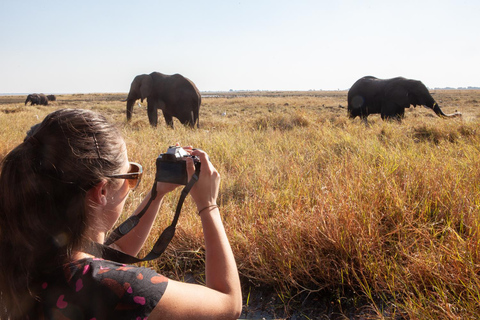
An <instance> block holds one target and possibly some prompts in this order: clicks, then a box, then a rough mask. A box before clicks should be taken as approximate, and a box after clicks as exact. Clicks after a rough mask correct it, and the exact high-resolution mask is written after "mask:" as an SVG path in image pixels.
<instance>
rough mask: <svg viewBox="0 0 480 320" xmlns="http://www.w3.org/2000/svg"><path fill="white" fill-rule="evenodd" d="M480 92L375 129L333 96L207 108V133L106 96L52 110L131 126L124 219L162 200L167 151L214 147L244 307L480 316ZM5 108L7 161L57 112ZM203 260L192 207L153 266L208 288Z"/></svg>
mask: <svg viewBox="0 0 480 320" xmlns="http://www.w3.org/2000/svg"><path fill="white" fill-rule="evenodd" d="M479 95H480V92H477V91H469V92H468V95H467V94H466V93H464V92H452V93H449V92H443V93H442V92H439V93H438V94H437V96H436V99H437V100H440V101H448V102H452V101H457V102H456V105H453V106H451V108H458V109H459V111H462V112H463V113H464V116H463V118H462V119H456V120H451V119H450V120H444V119H440V118H437V117H435V116H432V115H433V112H431V111H428V110H422V109H418V108H417V109H416V110H408V112H407V115H406V119H405V120H404V121H403V123H401V124H399V123H396V122H383V121H381V120H379V118H378V117H375V116H372V117H371V119H370V125H369V126H367V127H366V126H364V125H363V124H361V123H360V122H359V121H358V119H357V120H356V121H351V120H348V119H347V118H346V110H345V109H342V108H340V107H338V105H339V104H345V102H344V101H342V100H341V99H342V96H340V95H338V93H328V92H327V93H324V94H323V96H317V97H311V96H288V97H278V96H277V97H275V96H274V97H237V98H228V97H220V98H207V99H204V101H203V105H202V109H201V114H200V121H201V129H200V130H191V129H187V128H184V127H183V126H181V125H180V124H179V123H178V122H177V123H175V124H176V129H175V130H171V129H169V128H166V127H165V126H164V122H163V121H159V123H160V124H159V127H158V128H151V127H150V126H149V125H148V121H147V117H146V111H145V109H144V108H142V109H139V108H137V109H135V114H134V117H133V120H132V122H131V123H126V122H125V119H124V104H123V103H120V102H112V101H108V99H100V98H96V99H90V100H88V99H85V101H88V102H87V103H84V102H82V101H81V100H82V99H76V100H73V99H69V97H66V98H65V99H64V100H63V101H62V99H61V98H60V99H59V100H60V101H58V102H57V103H58V104H57V105H55V106H54V107H53V108H60V107H85V108H92V109H95V110H99V111H100V112H102V113H104V114H106V115H107V116H108V117H109V118H110V119H111V120H112V121H114V122H116V123H117V124H118V126H119V127H121V128H122V131H123V135H124V137H125V139H126V142H127V146H128V150H129V158H130V159H131V160H134V161H138V162H141V163H142V164H143V165H144V167H145V171H146V174H145V179H144V181H143V184H142V186H141V187H140V188H139V189H137V190H136V191H135V192H134V193H132V194H131V195H130V197H129V199H128V201H127V205H126V214H125V216H124V217H126V216H127V213H129V212H131V211H132V210H133V208H134V207H135V206H136V205H138V203H139V202H140V200H141V199H142V198H143V197H144V196H145V194H146V193H147V192H148V190H149V189H150V187H151V185H152V183H153V179H154V173H155V159H156V157H157V156H158V155H159V154H160V153H161V152H164V151H165V150H166V148H167V147H168V145H172V144H174V143H176V142H179V143H180V144H181V145H193V146H195V147H197V148H201V149H204V150H206V151H207V152H208V153H209V155H210V159H211V161H212V162H213V164H214V165H215V166H216V167H217V169H218V170H219V172H220V173H221V175H222V184H221V190H220V198H219V205H220V208H221V212H222V214H223V219H224V222H225V225H226V228H227V233H228V235H229V238H230V242H231V244H232V247H233V250H234V253H235V257H236V260H237V263H238V267H239V271H240V274H241V276H242V282H243V285H244V289H245V296H246V297H250V296H249V292H251V290H252V288H253V289H255V288H256V289H257V290H259V288H260V289H262V290H263V289H265V288H267V289H270V290H272V292H275V293H276V296H277V297H278V298H279V300H280V301H281V307H282V308H284V309H285V310H286V311H287V314H288V312H293V311H294V309H295V308H296V307H297V306H299V305H296V304H294V303H293V304H292V302H299V303H300V304H301V302H302V301H299V299H300V300H301V299H303V298H300V297H305V296H308V297H309V300H308V301H309V305H313V306H315V304H314V303H315V301H324V300H326V301H327V302H328V303H329V304H330V307H331V309H330V310H334V311H335V312H337V313H339V314H340V315H342V314H343V316H344V317H347V316H350V317H355V316H357V317H360V316H361V317H363V318H378V319H403V318H406V319H473V318H476V317H477V316H478V314H480V278H479V272H480V255H479V254H480V251H479V250H480V234H479V232H480V214H479V213H480V210H479V208H480V197H479V195H480V184H479V181H480V160H479V159H480V157H479V145H480V144H479V142H480V133H479V131H478V125H479V121H478V111H477V109H476V108H475V107H477V102H476V101H478V100H479ZM459 97H460V98H459ZM455 99H457V100H455ZM458 99H460V100H458ZM77 100H80V101H77ZM448 108H449V107H447V108H444V109H446V110H444V111H445V112H451V111H450V110H448ZM1 110H3V111H4V112H0V155H1V156H2V157H3V156H4V155H5V154H6V152H8V150H10V149H11V148H12V147H13V146H14V145H15V144H17V143H19V142H20V141H21V140H22V139H23V137H24V133H25V131H26V130H27V129H28V128H29V127H30V126H31V125H32V124H34V123H35V122H36V121H34V120H35V119H36V116H38V117H39V118H40V119H41V118H43V116H44V115H45V114H46V113H48V112H49V111H51V110H52V107H29V108H25V107H19V108H17V107H16V106H13V105H4V106H1V107H0V111H1ZM178 196H179V193H178V192H176V193H173V194H171V195H169V196H168V197H167V198H166V199H165V202H164V204H163V206H162V208H161V212H160V213H159V215H158V218H157V221H156V225H155V226H154V231H155V232H154V233H157V232H161V230H163V228H165V227H166V226H167V225H168V224H169V223H170V221H171V218H172V217H173V212H174V209H175V206H176V201H177V199H178ZM154 238H155V235H152V236H151V237H150V239H149V242H148V244H147V245H146V249H149V248H150V247H151V246H152V245H153V241H154ZM203 253H204V252H203V241H202V234H201V225H200V222H199V219H198V217H197V215H196V213H195V208H194V205H193V203H192V202H190V201H187V202H186V203H185V204H184V209H183V211H182V216H181V218H180V222H179V226H178V228H177V234H176V236H175V238H174V240H173V242H172V243H171V245H170V246H169V248H168V250H167V252H166V253H165V254H164V256H163V257H162V258H161V259H159V260H158V261H155V262H152V263H149V264H147V265H149V266H152V267H155V268H157V269H158V270H159V272H163V273H165V274H167V275H169V276H171V277H175V278H178V279H189V278H190V277H191V276H192V275H193V277H194V278H195V279H196V280H197V281H200V282H202V281H203V274H202V268H203V259H204V254H203ZM313 297H316V298H313ZM248 303H249V304H251V301H248ZM246 304H247V302H246ZM303 307H305V305H303ZM299 308H301V305H300V306H299ZM346 308H348V310H346ZM246 309H248V308H246Z"/></svg>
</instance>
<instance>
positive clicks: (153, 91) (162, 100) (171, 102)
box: [127, 72, 201, 128]
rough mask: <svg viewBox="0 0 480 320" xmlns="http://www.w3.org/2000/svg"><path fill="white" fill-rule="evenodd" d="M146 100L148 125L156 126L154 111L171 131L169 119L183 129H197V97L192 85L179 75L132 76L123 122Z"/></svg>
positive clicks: (198, 107) (195, 88)
mask: <svg viewBox="0 0 480 320" xmlns="http://www.w3.org/2000/svg"><path fill="white" fill-rule="evenodd" d="M138 99H140V100H141V102H143V100H144V99H147V113H148V120H149V122H150V125H151V126H153V127H156V126H157V120H158V115H157V109H161V110H162V112H163V117H164V118H165V122H166V123H167V125H169V126H170V127H172V128H173V117H175V118H177V119H178V120H180V122H181V123H182V124H184V125H189V126H190V127H192V128H194V127H195V124H196V125H197V128H200V123H199V117H198V115H199V110H200V104H201V96H200V92H199V91H198V89H197V87H196V86H195V84H194V83H193V82H192V81H191V80H189V79H187V78H185V77H184V76H182V75H180V74H173V75H165V74H162V73H160V72H152V73H150V74H141V75H138V76H136V77H135V78H134V79H133V81H132V84H131V86H130V91H129V93H128V97H127V121H129V120H130V119H131V118H132V113H133V105H134V104H135V101H136V100H138Z"/></svg>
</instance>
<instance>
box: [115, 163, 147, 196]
mask: <svg viewBox="0 0 480 320" xmlns="http://www.w3.org/2000/svg"><path fill="white" fill-rule="evenodd" d="M129 163H130V168H129V169H128V173H125V174H112V175H110V176H107V177H108V178H114V179H127V181H128V187H129V188H130V190H135V188H136V187H137V186H138V185H139V184H140V180H142V174H143V168H142V165H140V164H138V163H136V162H129Z"/></svg>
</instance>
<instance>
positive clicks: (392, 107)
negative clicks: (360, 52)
mask: <svg viewBox="0 0 480 320" xmlns="http://www.w3.org/2000/svg"><path fill="white" fill-rule="evenodd" d="M410 105H413V106H414V107H416V106H417V105H419V106H425V107H427V108H430V109H433V111H434V112H435V113H436V114H437V115H438V116H440V117H456V116H461V113H459V112H455V113H453V114H445V113H443V111H442V110H441V109H440V106H439V105H438V103H437V102H436V101H435V100H434V99H433V97H432V96H431V95H430V92H429V91H428V89H427V87H426V86H425V85H424V84H423V83H422V82H421V81H418V80H413V79H406V78H403V77H397V78H392V79H378V78H376V77H372V76H367V77H363V78H360V79H359V80H357V81H356V82H355V83H354V84H353V86H352V87H351V88H350V90H349V91H348V116H349V118H351V119H354V118H355V117H357V116H359V117H360V118H361V119H362V120H363V121H365V122H366V121H367V117H368V115H369V114H374V113H380V115H381V117H382V119H383V120H386V119H395V120H398V121H401V119H403V118H404V117H405V108H410Z"/></svg>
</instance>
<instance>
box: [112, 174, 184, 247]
mask: <svg viewBox="0 0 480 320" xmlns="http://www.w3.org/2000/svg"><path fill="white" fill-rule="evenodd" d="M176 187H178V185H173V184H167V183H160V182H158V183H157V196H156V197H155V199H154V200H153V201H152V203H151V204H150V206H149V207H148V209H147V211H146V212H145V214H144V215H143V216H142V218H141V219H140V222H139V223H138V224H137V225H136V226H135V228H133V229H132V230H131V231H130V232H129V233H127V234H126V235H124V236H123V237H122V238H120V239H118V240H117V241H115V242H114V243H113V244H112V247H113V248H116V249H118V250H120V251H122V252H124V253H126V254H129V255H131V256H136V255H137V254H138V252H140V249H141V248H142V246H143V244H144V243H145V240H146V239H147V237H148V235H149V234H150V230H151V229H152V226H153V223H154V221H155V217H156V215H157V213H158V210H159V209H160V206H161V204H162V201H163V197H164V196H165V195H166V194H167V193H168V192H170V191H172V190H174V189H175V188H176ZM150 196H151V191H150V192H149V193H148V194H147V196H146V197H145V199H143V201H142V203H141V204H140V205H139V206H138V208H137V209H136V210H135V211H134V213H133V215H137V214H138V213H140V211H141V210H142V209H143V208H144V207H145V206H146V205H147V203H148V201H149V199H150Z"/></svg>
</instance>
